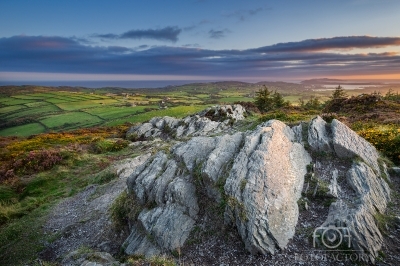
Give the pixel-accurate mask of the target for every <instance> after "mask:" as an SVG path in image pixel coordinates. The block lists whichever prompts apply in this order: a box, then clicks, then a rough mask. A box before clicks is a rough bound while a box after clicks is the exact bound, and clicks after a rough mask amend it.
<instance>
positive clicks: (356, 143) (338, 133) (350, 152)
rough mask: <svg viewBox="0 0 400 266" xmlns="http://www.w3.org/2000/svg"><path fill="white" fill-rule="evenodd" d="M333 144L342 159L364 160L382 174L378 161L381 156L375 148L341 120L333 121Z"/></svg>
mask: <svg viewBox="0 0 400 266" xmlns="http://www.w3.org/2000/svg"><path fill="white" fill-rule="evenodd" d="M331 129H332V143H333V147H334V150H335V152H336V154H337V156H339V157H340V158H354V157H356V156H358V157H360V158H362V159H363V160H364V161H365V162H366V163H368V164H369V165H371V166H372V168H373V169H374V170H375V171H376V172H377V173H379V174H380V172H381V171H380V169H379V164H378V159H379V154H378V151H377V150H376V149H375V147H374V146H373V145H372V144H371V143H369V142H368V141H366V140H365V139H363V138H362V137H360V136H359V135H358V134H357V133H356V132H354V131H353V130H351V129H350V128H348V127H347V126H346V125H345V124H343V123H341V122H340V121H339V120H336V119H333V121H332V123H331Z"/></svg>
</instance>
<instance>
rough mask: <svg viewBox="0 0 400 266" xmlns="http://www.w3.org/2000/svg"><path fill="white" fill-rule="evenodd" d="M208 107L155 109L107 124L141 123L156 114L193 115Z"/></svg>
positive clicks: (192, 106)
mask: <svg viewBox="0 0 400 266" xmlns="http://www.w3.org/2000/svg"><path fill="white" fill-rule="evenodd" d="M207 107H208V106H207V105H190V106H177V107H171V108H168V109H161V110H154V111H150V112H146V113H142V114H138V115H134V116H131V117H129V118H125V119H117V120H114V121H110V122H108V123H106V125H107V126H116V125H120V124H122V123H124V122H130V123H141V122H145V121H148V120H150V119H152V118H153V117H156V116H160V117H162V116H172V117H178V118H181V117H185V116H187V115H191V114H194V113H196V112H199V111H201V110H203V109H205V108H207Z"/></svg>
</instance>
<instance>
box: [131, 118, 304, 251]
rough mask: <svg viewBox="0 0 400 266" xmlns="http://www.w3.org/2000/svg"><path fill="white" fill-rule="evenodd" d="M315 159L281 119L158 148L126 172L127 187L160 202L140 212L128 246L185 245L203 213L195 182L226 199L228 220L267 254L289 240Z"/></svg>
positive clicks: (161, 247)
mask: <svg viewBox="0 0 400 266" xmlns="http://www.w3.org/2000/svg"><path fill="white" fill-rule="evenodd" d="M310 161H311V157H310V156H309V155H308V153H307V152H306V151H305V149H304V148H303V146H302V145H301V144H300V143H298V142H296V141H295V134H294V132H293V131H292V129H291V128H290V127H288V126H286V125H285V124H284V123H282V122H279V121H276V120H275V121H269V122H268V123H264V124H262V125H260V126H259V127H258V128H257V129H256V130H254V131H252V132H246V133H240V132H239V133H236V134H233V135H223V136H217V137H194V138H192V139H191V140H189V141H188V142H185V143H180V144H177V145H176V146H174V147H173V148H171V154H170V155H167V154H165V153H162V152H160V153H158V154H156V155H155V156H153V157H152V158H150V159H149V160H148V161H147V162H146V163H144V164H143V166H142V167H140V166H139V167H137V168H136V170H135V171H134V172H133V173H132V174H131V176H130V177H129V178H128V181H127V184H128V189H129V191H131V192H132V193H135V195H136V196H137V198H138V200H139V201H140V202H141V203H142V204H143V205H144V206H146V205H147V206H149V205H151V204H149V202H150V203H151V202H155V206H154V207H152V208H145V209H144V210H143V211H142V212H141V213H140V214H139V218H138V223H139V224H140V226H139V227H137V228H136V229H134V230H133V232H132V235H131V236H130V237H129V238H128V239H127V241H126V243H125V245H124V247H125V251H126V252H127V253H128V254H139V253H140V252H144V254H145V255H148V256H150V255H154V254H157V253H155V252H154V247H156V248H157V249H158V250H159V251H158V252H161V251H162V250H170V251H172V250H175V249H177V248H180V247H181V246H183V245H184V243H185V241H186V239H187V238H188V236H189V234H190V232H191V230H192V228H193V226H194V225H195V223H196V220H197V218H198V217H197V216H198V212H199V207H198V201H197V197H196V191H197V190H198V189H200V188H199V187H196V186H195V184H196V185H197V186H203V188H205V190H206V191H207V195H208V197H209V198H210V200H215V201H221V200H222V199H224V200H225V201H226V202H227V206H226V214H225V217H226V219H227V222H231V223H234V224H235V225H236V226H237V227H238V230H239V233H240V235H241V236H242V239H243V241H244V242H245V243H246V248H247V250H249V251H250V252H252V253H262V254H265V253H268V252H270V253H274V252H275V250H276V249H277V248H285V246H286V244H287V243H288V241H289V239H290V238H291V237H293V234H294V228H295V226H296V222H297V218H298V207H297V200H298V199H299V197H300V193H301V189H302V186H303V181H304V175H305V173H306V165H307V164H308V163H309V162H310ZM199 179H200V180H199ZM199 181H200V182H199ZM221 187H222V188H224V192H223V193H222V194H221ZM139 228H141V229H142V230H144V232H142V236H139V234H140V232H139ZM143 235H145V236H150V239H152V241H150V242H149V237H147V238H145V237H143ZM144 250H149V251H150V253H149V252H147V251H144Z"/></svg>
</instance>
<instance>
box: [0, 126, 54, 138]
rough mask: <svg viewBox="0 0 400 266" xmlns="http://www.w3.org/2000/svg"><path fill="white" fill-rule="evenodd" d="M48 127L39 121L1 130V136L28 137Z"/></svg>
mask: <svg viewBox="0 0 400 266" xmlns="http://www.w3.org/2000/svg"><path fill="white" fill-rule="evenodd" d="M45 130H46V128H45V127H44V126H43V125H42V124H39V123H30V124H26V125H22V126H15V127H9V128H6V129H2V130H0V136H18V137H28V136H31V135H36V134H39V133H43V132H45Z"/></svg>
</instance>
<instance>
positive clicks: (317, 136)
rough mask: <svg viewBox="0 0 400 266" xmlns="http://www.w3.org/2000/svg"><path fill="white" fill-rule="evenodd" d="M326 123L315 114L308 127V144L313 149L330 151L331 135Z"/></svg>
mask: <svg viewBox="0 0 400 266" xmlns="http://www.w3.org/2000/svg"><path fill="white" fill-rule="evenodd" d="M328 130H329V129H328V126H327V123H326V122H325V121H324V120H323V119H322V118H321V117H320V116H317V117H316V118H314V119H313V120H311V123H310V126H309V128H308V144H310V147H311V148H312V149H313V150H314V151H324V152H331V151H332V148H331V137H330V136H329V135H330V132H329V131H328Z"/></svg>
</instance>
